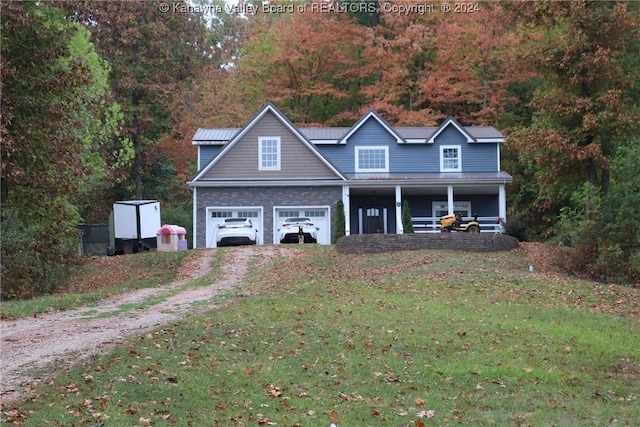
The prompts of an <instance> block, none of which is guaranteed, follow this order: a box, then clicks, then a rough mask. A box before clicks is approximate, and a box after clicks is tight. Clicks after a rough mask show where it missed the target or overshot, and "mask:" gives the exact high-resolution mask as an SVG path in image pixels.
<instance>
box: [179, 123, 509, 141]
mask: <svg viewBox="0 0 640 427" xmlns="http://www.w3.org/2000/svg"><path fill="white" fill-rule="evenodd" d="M463 128H464V130H465V131H466V132H468V133H469V135H471V136H472V137H473V138H475V139H478V140H480V141H478V142H481V140H482V139H491V140H496V139H498V140H503V139H504V135H502V133H500V131H498V130H497V129H496V128H494V127H492V126H463ZM351 129H352V128H350V127H327V128H320V127H310V128H305V127H298V130H299V131H300V133H302V134H303V135H304V136H305V137H306V138H307V139H308V140H310V141H323V140H324V141H333V140H335V141H337V140H340V139H341V138H342V137H343V136H344V135H346V134H347V133H348V132H349V130H351ZM393 129H394V130H395V131H396V132H397V133H398V135H400V136H401V137H402V138H403V139H405V140H408V139H413V140H422V139H424V140H427V139H429V138H430V137H431V136H432V135H433V134H434V132H436V131H437V130H438V129H439V128H437V127H433V126H423V127H396V128H393ZM239 130H240V128H214V129H206V128H200V129H198V130H197V132H196V133H195V135H194V136H193V138H192V139H191V140H192V142H193V144H196V145H206V144H224V143H225V142H227V141H229V140H230V139H231V138H233V136H234V135H235V134H236V133H238V131H239ZM492 142H496V141H492Z"/></svg>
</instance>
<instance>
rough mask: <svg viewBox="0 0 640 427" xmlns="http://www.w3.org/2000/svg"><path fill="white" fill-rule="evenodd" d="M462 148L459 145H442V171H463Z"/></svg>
mask: <svg viewBox="0 0 640 427" xmlns="http://www.w3.org/2000/svg"><path fill="white" fill-rule="evenodd" d="M461 171H462V150H461V147H460V146H459V145H442V146H440V172H461Z"/></svg>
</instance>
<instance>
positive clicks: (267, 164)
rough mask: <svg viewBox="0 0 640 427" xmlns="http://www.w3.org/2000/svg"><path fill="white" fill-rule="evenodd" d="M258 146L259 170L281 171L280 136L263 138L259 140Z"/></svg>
mask: <svg viewBox="0 0 640 427" xmlns="http://www.w3.org/2000/svg"><path fill="white" fill-rule="evenodd" d="M258 144H259V146H260V148H259V154H258V157H259V158H258V169H259V170H261V171H265V170H272V171H273V170H280V137H279V136H262V137H260V138H259V141H258Z"/></svg>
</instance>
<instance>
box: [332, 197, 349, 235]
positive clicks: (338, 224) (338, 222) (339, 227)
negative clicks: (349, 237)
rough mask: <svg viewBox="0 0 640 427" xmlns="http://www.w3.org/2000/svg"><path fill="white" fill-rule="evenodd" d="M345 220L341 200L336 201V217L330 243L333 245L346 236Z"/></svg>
mask: <svg viewBox="0 0 640 427" xmlns="http://www.w3.org/2000/svg"><path fill="white" fill-rule="evenodd" d="M345 229H346V226H345V218H344V203H342V200H338V202H337V203H336V216H335V221H334V223H333V238H332V239H331V243H333V244H335V243H336V242H337V241H338V239H339V238H340V237H342V236H344V235H345V234H346V230H345Z"/></svg>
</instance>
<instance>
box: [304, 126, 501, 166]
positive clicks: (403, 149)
mask: <svg viewBox="0 0 640 427" xmlns="http://www.w3.org/2000/svg"><path fill="white" fill-rule="evenodd" d="M425 137H426V135H425ZM363 145H364V146H388V147H389V172H390V173H401V172H407V173H408V172H440V146H441V145H460V146H461V148H462V170H463V172H495V171H498V161H497V148H496V144H495V143H484V144H478V143H471V144H470V143H468V142H467V140H466V138H465V136H464V135H462V134H461V133H460V132H459V131H458V130H457V129H456V128H455V127H454V126H449V127H447V129H445V130H444V131H443V132H442V133H440V135H438V137H437V138H436V141H435V143H433V144H426V143H420V144H404V143H402V144H398V143H397V142H396V139H395V138H394V137H393V136H392V135H391V134H389V132H387V130H386V129H385V128H384V127H383V126H382V125H381V124H380V123H378V122H377V121H376V120H375V119H373V118H370V119H369V120H367V121H366V122H365V123H363V124H362V125H361V126H360V127H359V128H358V130H357V131H356V132H355V133H354V134H353V135H351V137H350V138H349V140H348V141H347V144H344V145H317V146H316V147H317V148H318V150H319V151H320V152H321V153H322V155H323V156H325V157H326V158H327V159H328V160H329V161H330V162H331V163H333V165H335V166H336V167H337V168H338V169H340V170H341V171H342V172H344V173H353V172H355V147H357V146H363Z"/></svg>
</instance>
